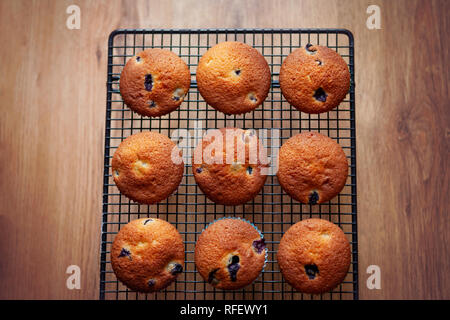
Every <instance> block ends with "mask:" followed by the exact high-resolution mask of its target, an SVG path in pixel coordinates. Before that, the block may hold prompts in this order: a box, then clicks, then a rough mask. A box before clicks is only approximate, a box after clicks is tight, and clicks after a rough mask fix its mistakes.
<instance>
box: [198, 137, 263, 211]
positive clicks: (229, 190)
mask: <svg viewBox="0 0 450 320" xmlns="http://www.w3.org/2000/svg"><path fill="white" fill-rule="evenodd" d="M192 162H193V164H192V171H193V173H194V178H195V181H196V182H197V184H198V186H199V187H200V189H201V190H202V191H203V193H204V194H205V195H206V196H207V197H208V198H209V199H211V200H212V201H214V202H216V203H218V204H224V205H239V204H243V203H246V202H248V201H250V200H252V199H253V198H254V197H255V196H256V195H257V194H258V192H259V191H260V190H261V188H262V187H263V186H264V182H265V181H266V178H267V172H266V171H267V170H268V166H269V165H268V159H267V157H266V154H265V149H264V147H263V146H262V144H261V143H260V142H259V140H258V137H257V136H256V132H255V131H254V130H252V129H251V130H242V129H238V128H222V129H214V130H209V131H208V133H207V134H206V135H205V137H204V138H203V140H202V141H201V143H199V145H198V146H197V147H196V149H195V151H194V155H193V161H192Z"/></svg>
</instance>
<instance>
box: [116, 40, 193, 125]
mask: <svg viewBox="0 0 450 320" xmlns="http://www.w3.org/2000/svg"><path fill="white" fill-rule="evenodd" d="M190 84H191V74H190V71H189V68H188V66H187V65H186V63H185V62H184V61H183V60H181V58H180V57H178V56H177V55H176V54H175V53H173V52H172V51H169V50H164V49H147V50H144V51H142V52H140V53H138V54H137V55H136V56H134V57H132V58H131V59H130V60H128V62H127V64H126V65H125V67H124V68H123V70H122V73H121V75H120V94H121V95H122V98H123V101H124V102H125V104H126V105H127V106H128V107H129V108H130V109H131V110H133V111H134V112H137V113H139V114H140V115H143V116H147V117H160V116H162V115H165V114H167V113H169V112H172V111H173V110H175V109H176V108H178V107H179V106H180V104H181V103H182V102H183V99H184V97H185V96H186V94H187V92H188V91H189V86H190Z"/></svg>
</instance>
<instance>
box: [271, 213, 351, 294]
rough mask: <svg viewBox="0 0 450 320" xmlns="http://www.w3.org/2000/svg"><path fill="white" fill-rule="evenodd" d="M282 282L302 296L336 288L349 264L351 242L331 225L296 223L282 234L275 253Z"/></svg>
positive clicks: (314, 220) (326, 222)
mask: <svg viewBox="0 0 450 320" xmlns="http://www.w3.org/2000/svg"><path fill="white" fill-rule="evenodd" d="M277 259H278V264H279V266H280V269H281V272H282V274H283V277H284V279H285V280H286V281H287V282H288V283H289V284H290V285H291V286H293V287H294V288H295V289H296V290H298V291H300V292H303V293H324V292H327V291H330V290H332V289H333V288H335V287H336V286H337V285H339V284H340V283H341V282H342V281H343V280H344V278H345V276H346V274H347V271H348V268H349V266H350V262H351V252H350V243H349V242H348V240H347V238H346V236H345V234H344V232H343V231H342V230H341V228H339V227H338V226H337V225H335V224H334V223H331V222H329V221H326V220H322V219H307V220H303V221H300V222H297V223H296V224H294V225H293V226H292V227H290V228H289V230H288V231H287V232H286V233H285V234H284V235H283V238H281V241H280V245H279V248H278V254H277Z"/></svg>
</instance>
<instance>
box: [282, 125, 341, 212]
mask: <svg viewBox="0 0 450 320" xmlns="http://www.w3.org/2000/svg"><path fill="white" fill-rule="evenodd" d="M278 159H279V160H278V172H277V177H278V181H279V182H280V185H281V187H282V188H283V189H284V191H286V192H287V193H288V194H289V195H290V196H291V197H292V198H294V199H295V200H297V201H300V202H302V203H309V204H317V203H323V202H326V201H328V200H330V199H332V198H333V197H335V196H336V195H337V194H338V193H339V192H341V190H342V189H343V188H344V186H345V182H346V181H347V175H348V162H347V157H346V156H345V153H344V150H342V147H341V146H340V145H339V144H338V143H336V142H335V141H334V140H332V139H330V138H328V137H327V136H324V135H322V134H320V133H316V132H305V133H300V134H297V135H295V136H293V137H291V138H289V139H288V140H287V141H286V142H285V143H284V144H283V145H282V146H281V148H280V152H279V156H278Z"/></svg>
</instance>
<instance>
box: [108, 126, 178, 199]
mask: <svg viewBox="0 0 450 320" xmlns="http://www.w3.org/2000/svg"><path fill="white" fill-rule="evenodd" d="M172 152H174V153H178V154H179V155H181V151H180V150H179V149H178V147H177V146H176V145H175V143H174V142H173V141H172V140H170V139H169V138H168V137H167V136H165V135H163V134H160V133H157V132H152V131H148V132H140V133H136V134H133V135H131V136H129V137H128V138H126V139H125V140H124V141H122V143H121V144H120V145H119V147H118V148H117V150H116V152H115V153H114V156H113V159H112V174H113V177H114V182H115V183H116V185H117V187H118V188H119V190H120V192H121V193H123V194H124V195H126V196H127V197H128V198H130V199H132V200H134V201H137V202H140V203H146V204H152V203H156V202H159V201H161V200H164V199H165V198H167V197H168V196H170V195H171V194H172V192H174V191H175V190H176V189H177V187H178V185H179V184H180V182H181V179H182V178H183V171H184V163H183V161H182V160H181V158H180V163H174V162H173V161H172V159H171V155H172Z"/></svg>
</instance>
